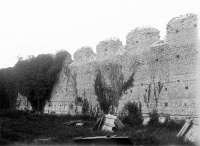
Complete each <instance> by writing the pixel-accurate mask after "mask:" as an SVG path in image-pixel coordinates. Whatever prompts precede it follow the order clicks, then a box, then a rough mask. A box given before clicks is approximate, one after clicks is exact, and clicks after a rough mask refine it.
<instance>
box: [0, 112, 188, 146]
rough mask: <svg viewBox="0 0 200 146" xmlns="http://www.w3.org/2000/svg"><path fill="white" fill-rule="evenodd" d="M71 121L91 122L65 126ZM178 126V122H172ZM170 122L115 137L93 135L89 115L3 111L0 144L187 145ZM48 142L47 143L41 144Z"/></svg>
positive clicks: (127, 128)
mask: <svg viewBox="0 0 200 146" xmlns="http://www.w3.org/2000/svg"><path fill="white" fill-rule="evenodd" d="M72 120H84V121H89V122H91V123H90V124H86V125H84V126H81V127H79V126H67V125H66V124H63V123H65V122H68V121H72ZM173 122H176V121H173ZM173 122H171V123H170V124H168V127H166V126H165V127H156V128H155V127H148V126H147V127H145V126H142V125H140V126H134V127H132V126H129V125H128V124H126V123H124V124H125V129H124V130H122V131H115V132H113V133H110V132H105V131H92V127H94V125H95V123H96V118H95V117H91V116H89V115H76V116H71V115H47V114H31V113H28V112H25V111H14V110H8V111H5V110H3V111H2V110H1V111H0V125H1V131H0V132H1V135H0V144H1V145H5V144H11V145H13V144H37V145H38V144H50V145H52V144H69V145H74V143H73V138H75V137H90V136H105V135H108V134H109V135H117V136H128V137H129V138H130V140H131V141H132V142H133V144H135V145H157V144H160V145H163V144H173V145H176V144H177V145H178V144H181V145H183V144H185V145H188V143H185V142H182V141H179V140H178V139H177V138H176V135H177V133H178V132H179V130H180V129H181V127H180V129H178V128H176V124H177V123H176V124H175V123H173ZM39 139H47V141H39Z"/></svg>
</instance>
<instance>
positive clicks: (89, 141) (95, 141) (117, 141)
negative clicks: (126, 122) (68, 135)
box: [74, 135, 133, 145]
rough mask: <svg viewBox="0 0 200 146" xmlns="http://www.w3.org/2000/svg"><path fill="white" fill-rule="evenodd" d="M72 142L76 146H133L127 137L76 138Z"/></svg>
mask: <svg viewBox="0 0 200 146" xmlns="http://www.w3.org/2000/svg"><path fill="white" fill-rule="evenodd" d="M74 142H75V143H76V144H77V145H133V143H132V142H131V140H130V139H129V138H128V137H127V136H116V135H113V136H110V135H107V136H96V137H85V138H82V137H76V138H74Z"/></svg>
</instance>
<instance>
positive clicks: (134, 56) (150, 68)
mask: <svg viewBox="0 0 200 146" xmlns="http://www.w3.org/2000/svg"><path fill="white" fill-rule="evenodd" d="M197 27H198V26H197V15H195V14H187V15H184V16H180V17H176V18H173V19H172V20H171V21H169V23H168V24H167V25H166V36H165V39H164V40H160V36H159V30H157V29H156V28H152V27H143V28H136V29H134V30H133V31H131V32H129V33H128V34H127V36H126V45H125V46H123V45H122V42H121V41H120V40H119V39H118V38H109V39H106V40H103V41H101V42H99V44H98V45H97V46H96V52H97V53H94V52H93V50H92V48H91V47H89V46H86V47H82V48H80V49H79V50H77V51H76V52H75V53H74V61H73V63H71V64H70V66H69V67H66V66H63V69H62V71H61V72H60V74H59V81H58V82H57V83H56V84H55V86H54V89H53V91H52V95H51V96H52V97H51V101H49V102H48V103H47V104H46V106H45V112H46V113H56V114H68V113H70V114H75V113H77V112H78V113H79V112H81V106H78V108H76V109H75V102H76V101H75V100H76V97H80V98H82V99H84V98H85V99H87V101H88V102H89V107H90V109H91V110H92V111H97V110H98V109H97V108H98V102H97V100H96V98H97V97H96V95H95V92H94V81H95V78H96V74H97V67H100V68H101V66H106V64H107V63H108V62H116V63H118V64H120V68H121V70H122V72H123V74H124V77H125V78H128V77H129V76H130V75H131V73H132V72H131V67H132V65H133V62H134V60H138V61H139V62H140V65H139V67H138V69H137V72H136V74H135V76H134V79H135V80H134V86H133V87H131V88H129V89H128V90H127V91H126V92H125V93H124V94H123V96H122V97H121V99H120V101H119V106H118V108H117V109H116V112H117V113H120V111H121V110H122V108H123V106H124V104H125V103H126V102H128V101H136V102H140V103H141V105H142V113H143V114H146V113H148V112H149V111H150V110H151V109H153V108H155V107H156V108H157V109H158V112H159V113H165V114H170V115H171V116H179V117H185V116H188V115H193V116H195V115H196V114H197V113H196V112H197V105H196V104H195V101H196V91H197V88H196V86H195V83H196V68H197V54H198V52H197V45H198V32H197ZM102 72H103V74H104V75H105V76H106V74H107V72H109V68H102ZM155 92H156V93H155ZM155 94H156V96H155ZM75 110H76V112H75Z"/></svg>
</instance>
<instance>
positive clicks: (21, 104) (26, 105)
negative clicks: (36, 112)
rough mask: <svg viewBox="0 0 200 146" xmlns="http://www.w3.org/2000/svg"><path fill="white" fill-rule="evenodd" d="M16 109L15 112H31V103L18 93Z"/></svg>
mask: <svg viewBox="0 0 200 146" xmlns="http://www.w3.org/2000/svg"><path fill="white" fill-rule="evenodd" d="M16 109H17V110H32V107H31V103H30V102H29V101H28V99H27V97H26V96H23V95H21V94H19V93H18V96H17V103H16Z"/></svg>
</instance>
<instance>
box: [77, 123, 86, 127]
mask: <svg viewBox="0 0 200 146" xmlns="http://www.w3.org/2000/svg"><path fill="white" fill-rule="evenodd" d="M83 125H84V123H76V126H83Z"/></svg>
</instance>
